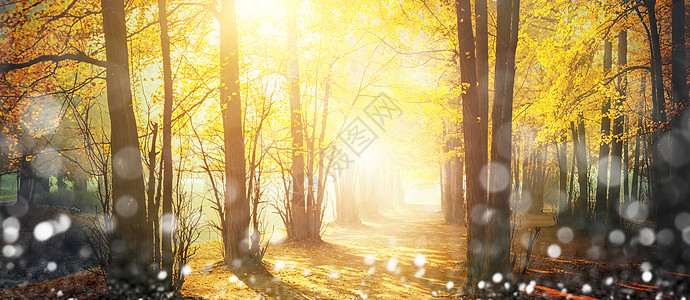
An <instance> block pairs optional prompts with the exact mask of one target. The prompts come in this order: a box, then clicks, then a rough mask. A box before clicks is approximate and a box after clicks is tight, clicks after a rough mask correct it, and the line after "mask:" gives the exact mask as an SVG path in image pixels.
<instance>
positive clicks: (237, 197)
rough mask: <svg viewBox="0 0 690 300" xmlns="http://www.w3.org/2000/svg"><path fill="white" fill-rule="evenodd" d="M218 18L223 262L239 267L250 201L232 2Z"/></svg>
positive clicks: (228, 0) (245, 256)
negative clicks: (224, 235)
mask: <svg viewBox="0 0 690 300" xmlns="http://www.w3.org/2000/svg"><path fill="white" fill-rule="evenodd" d="M220 14H221V16H224V17H223V18H221V19H220V20H219V23H220V68H221V71H220V105H221V111H222V114H223V139H224V145H225V203H224V205H225V227H226V235H227V236H226V237H225V262H226V264H227V265H228V266H234V267H238V266H241V265H242V263H244V262H245V261H246V260H247V259H248V258H249V256H248V254H249V243H248V242H247V241H248V238H249V237H248V234H249V232H248V231H249V219H250V218H249V212H250V209H249V199H247V188H246V185H247V182H246V176H247V175H246V172H247V170H246V165H245V164H246V162H245V159H244V154H245V153H244V136H243V133H242V103H241V98H240V68H239V41H238V32H237V12H236V8H235V0H223V1H222V2H221V6H220Z"/></svg>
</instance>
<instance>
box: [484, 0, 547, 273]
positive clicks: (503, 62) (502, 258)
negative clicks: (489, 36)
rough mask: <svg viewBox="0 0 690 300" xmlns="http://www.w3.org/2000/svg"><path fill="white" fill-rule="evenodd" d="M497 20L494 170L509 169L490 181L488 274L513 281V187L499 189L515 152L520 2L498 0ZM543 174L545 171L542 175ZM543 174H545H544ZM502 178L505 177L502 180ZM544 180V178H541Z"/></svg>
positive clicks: (492, 158)
mask: <svg viewBox="0 0 690 300" xmlns="http://www.w3.org/2000/svg"><path fill="white" fill-rule="evenodd" d="M496 6H497V11H498V12H497V20H496V71H495V75H494V76H495V79H494V107H493V111H492V128H493V130H492V137H491V139H492V143H491V163H492V168H496V167H498V166H500V167H501V168H506V169H507V174H501V172H499V171H498V170H495V169H492V170H491V172H490V173H491V174H490V178H491V180H489V208H490V209H493V212H494V214H493V216H492V218H491V222H490V224H489V230H488V236H489V251H488V252H487V253H488V255H487V258H488V262H489V263H488V265H489V266H488V267H489V271H488V274H491V275H493V274H495V273H500V274H504V275H505V276H506V278H510V277H511V276H510V275H511V273H512V266H511V264H510V218H511V215H510V193H511V191H510V185H509V184H508V183H507V182H506V186H505V187H504V188H502V189H501V188H497V187H496V185H498V184H501V183H499V181H500V180H501V179H504V180H508V178H509V176H510V175H509V174H510V168H511V164H510V159H511V151H512V146H511V145H512V128H513V127H512V120H513V85H514V82H515V51H516V48H517V39H518V24H519V22H518V21H519V15H520V13H519V12H520V1H519V0H498V1H497V4H496ZM542 173H543V172H542ZM541 175H543V174H541ZM501 177H503V178H501ZM540 180H542V181H543V176H540Z"/></svg>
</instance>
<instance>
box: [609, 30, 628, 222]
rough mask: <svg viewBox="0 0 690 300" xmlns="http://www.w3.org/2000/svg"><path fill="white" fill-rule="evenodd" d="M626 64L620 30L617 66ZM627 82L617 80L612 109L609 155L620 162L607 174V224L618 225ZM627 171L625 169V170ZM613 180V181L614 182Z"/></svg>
mask: <svg viewBox="0 0 690 300" xmlns="http://www.w3.org/2000/svg"><path fill="white" fill-rule="evenodd" d="M627 64H628V33H627V32H626V31H625V30H622V31H621V32H620V33H619V34H618V66H621V67H624V66H625V65H627ZM627 85H628V82H627V79H626V78H625V76H623V77H622V78H621V79H619V81H618V93H619V97H618V99H616V101H615V102H614V111H615V112H616V118H614V119H613V126H612V128H611V131H612V140H611V144H612V147H611V157H613V158H614V159H617V160H618V162H620V163H611V174H610V175H609V197H608V205H607V208H606V223H607V224H608V225H609V226H616V225H618V223H619V222H618V207H619V206H620V199H621V195H620V194H621V179H622V177H623V176H621V172H622V170H623V168H622V166H623V164H624V163H626V162H625V161H623V159H622V158H623V142H622V139H623V120H624V116H623V112H622V109H623V102H624V101H625V90H626V88H627ZM626 172H627V171H626ZM614 181H615V182H614Z"/></svg>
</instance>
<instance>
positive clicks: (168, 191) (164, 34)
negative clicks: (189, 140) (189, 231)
mask: <svg viewBox="0 0 690 300" xmlns="http://www.w3.org/2000/svg"><path fill="white" fill-rule="evenodd" d="M166 11H167V8H166V4H165V0H158V23H159V24H160V36H161V49H162V53H161V54H162V56H163V93H164V99H163V147H162V150H161V156H162V159H163V178H162V180H163V202H162V206H163V211H162V213H163V216H166V215H167V216H172V214H173V212H172V203H173V169H172V168H173V165H172V124H171V123H172V122H171V120H172V110H173V82H172V70H171V66H170V37H169V36H168V18H167V16H166V15H167V12H166ZM156 217H158V216H156ZM162 221H163V222H167V224H166V223H163V224H162V225H163V230H162V238H161V244H162V245H161V246H162V260H161V267H162V268H163V271H165V272H167V274H168V275H169V276H167V277H166V278H165V280H164V284H165V286H167V287H171V288H172V283H173V281H172V274H173V272H172V271H173V264H174V262H173V249H172V234H173V232H172V230H170V229H172V227H173V226H174V224H172V223H173V218H166V219H165V220H162Z"/></svg>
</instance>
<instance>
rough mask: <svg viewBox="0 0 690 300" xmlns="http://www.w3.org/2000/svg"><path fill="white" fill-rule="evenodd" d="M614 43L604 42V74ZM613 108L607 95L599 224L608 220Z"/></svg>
mask: <svg viewBox="0 0 690 300" xmlns="http://www.w3.org/2000/svg"><path fill="white" fill-rule="evenodd" d="M612 52H613V45H612V43H611V41H609V40H606V41H605V42H604V74H608V72H609V71H610V70H611V65H612V63H613V62H612V58H611V56H612ZM610 108H611V99H609V98H608V97H606V99H605V100H604V104H603V106H602V107H601V140H602V142H601V146H599V164H598V165H597V173H598V174H597V194H596V200H595V202H594V213H595V218H596V221H597V223H598V224H604V223H605V222H606V219H605V218H606V203H607V199H606V196H607V193H608V188H609V182H608V174H609V161H610V158H609V154H610V151H611V148H610V145H609V143H610V139H611V118H610V117H609V113H610V112H609V109H610Z"/></svg>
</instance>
